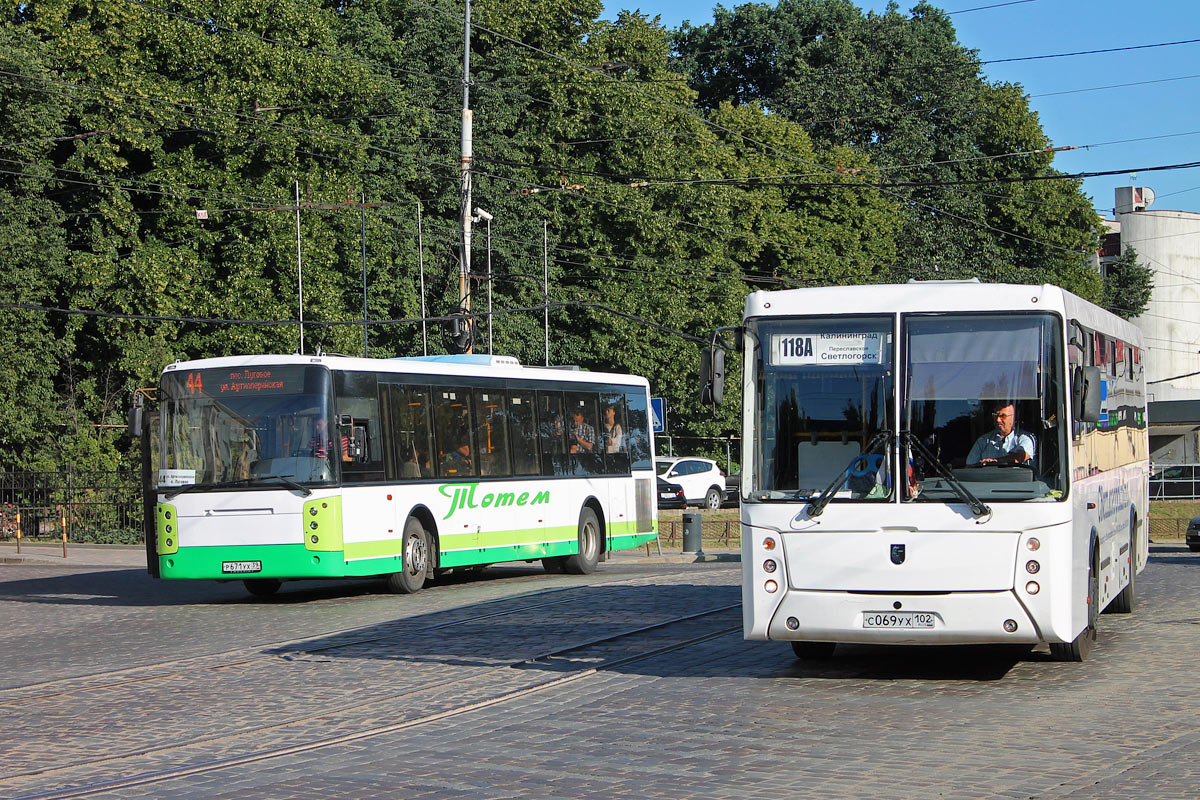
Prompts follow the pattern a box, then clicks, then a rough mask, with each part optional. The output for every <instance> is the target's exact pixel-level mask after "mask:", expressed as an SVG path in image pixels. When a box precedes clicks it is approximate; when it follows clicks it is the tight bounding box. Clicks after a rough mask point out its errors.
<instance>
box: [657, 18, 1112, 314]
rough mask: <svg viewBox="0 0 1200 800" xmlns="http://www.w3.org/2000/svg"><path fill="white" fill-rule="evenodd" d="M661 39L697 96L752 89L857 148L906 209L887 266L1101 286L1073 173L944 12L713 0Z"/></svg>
mask: <svg viewBox="0 0 1200 800" xmlns="http://www.w3.org/2000/svg"><path fill="white" fill-rule="evenodd" d="M673 41H674V45H675V48H676V52H677V57H678V61H679V64H680V66H681V68H683V69H684V70H685V71H686V72H687V73H688V75H689V79H690V83H691V85H692V87H693V88H694V89H696V91H697V92H698V93H699V101H700V103H701V104H702V105H703V106H705V107H708V108H716V107H717V106H718V105H719V104H720V103H722V102H732V103H735V104H747V103H759V104H761V105H762V106H764V107H766V108H768V109H770V110H771V111H772V112H773V113H775V114H778V115H779V116H782V117H784V118H786V119H789V120H791V121H793V122H795V123H796V124H798V125H800V126H802V127H803V128H804V129H805V130H806V131H808V133H809V134H810V135H811V137H812V139H813V141H814V143H815V144H817V145H818V147H835V146H842V147H849V148H852V149H854V150H856V151H859V152H862V153H865V154H867V155H868V156H869V157H870V160H871V163H872V164H873V165H874V166H875V167H877V168H878V169H879V170H880V172H879V177H878V178H877V179H876V181H873V182H879V183H882V184H883V186H884V187H885V188H884V189H883V194H884V196H885V197H887V198H889V199H892V200H894V201H896V202H898V203H900V204H901V207H902V208H903V209H904V215H905V221H904V227H903V231H902V233H901V234H900V241H901V242H902V243H903V246H902V247H900V248H899V249H898V251H897V258H896V261H895V264H894V268H895V272H894V274H895V276H896V277H898V278H901V279H903V278H907V277H917V278H956V277H968V276H976V277H980V278H982V279H983V280H993V281H1014V282H1041V281H1044V280H1048V281H1050V282H1053V283H1058V284H1060V285H1062V286H1064V287H1065V288H1068V289H1071V290H1073V291H1076V292H1078V293H1080V294H1082V295H1084V296H1085V297H1089V298H1091V299H1098V298H1099V284H1098V282H1097V281H1096V280H1095V278H1094V272H1090V271H1089V270H1088V269H1087V262H1088V255H1089V253H1091V252H1094V250H1095V245H1096V243H1097V242H1098V238H1099V219H1098V217H1096V215H1095V213H1094V212H1092V211H1091V205H1090V203H1089V202H1088V201H1087V198H1086V197H1084V196H1083V195H1082V193H1081V191H1080V184H1079V183H1078V182H1076V181H1070V180H1064V179H1058V178H1055V175H1056V173H1055V172H1054V171H1053V170H1052V169H1051V167H1050V164H1051V160H1052V157H1053V156H1052V153H1050V152H1047V148H1048V146H1049V145H1050V142H1049V140H1048V139H1047V137H1046V136H1045V134H1044V133H1043V132H1042V130H1041V127H1040V125H1039V124H1038V121H1037V115H1036V114H1034V113H1032V112H1030V111H1029V108H1028V102H1027V98H1026V97H1025V96H1024V94H1023V92H1022V91H1021V90H1020V88H1019V87H1017V86H1013V85H1009V84H1002V83H1001V84H989V83H988V82H987V81H985V80H984V79H983V77H982V76H981V74H980V63H979V59H978V57H977V55H976V54H975V52H974V51H972V50H969V49H967V48H965V47H963V46H962V45H961V44H960V43H959V42H958V40H957V37H956V34H955V31H954V27H953V25H952V24H951V22H950V19H949V17H948V16H947V15H946V14H945V12H943V11H941V10H939V9H937V8H934V7H933V6H931V5H930V4H928V3H926V2H919V3H917V5H916V6H914V7H913V9H912V12H911V15H910V16H907V17H905V16H903V15H901V14H900V13H899V12H898V10H897V6H896V4H895V3H893V4H892V5H891V6H889V8H888V9H887V11H886V12H884V13H883V14H875V13H873V12H872V13H869V14H866V15H864V14H863V13H862V12H861V11H859V9H858V8H857V7H856V6H855V5H854V4H853V3H852V2H849V0H781V1H780V2H779V3H778V4H777V5H776V6H773V7H772V6H769V5H767V4H762V3H749V4H746V5H742V6H738V7H737V8H735V9H733V10H729V9H726V8H724V7H722V6H718V7H717V9H716V10H715V12H714V19H713V22H712V23H710V24H708V25H703V26H699V27H692V26H690V25H687V24H685V25H684V26H683V27H682V28H680V29H679V30H678V31H676V32H675V33H674V40H673ZM1042 178H1055V179H1054V180H1046V181H1042V180H1040V179H1042ZM1029 179H1038V180H1037V181H1036V182H1034V183H1027V182H1026V181H1028V180H1029Z"/></svg>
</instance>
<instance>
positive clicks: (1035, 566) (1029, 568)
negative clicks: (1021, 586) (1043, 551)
mask: <svg viewBox="0 0 1200 800" xmlns="http://www.w3.org/2000/svg"><path fill="white" fill-rule="evenodd" d="M1041 568H1042V565H1041V564H1039V563H1038V562H1036V561H1028V562H1026V564H1025V571H1026V572H1028V573H1029V574H1030V575H1037V574H1038V572H1039V571H1040V570H1041Z"/></svg>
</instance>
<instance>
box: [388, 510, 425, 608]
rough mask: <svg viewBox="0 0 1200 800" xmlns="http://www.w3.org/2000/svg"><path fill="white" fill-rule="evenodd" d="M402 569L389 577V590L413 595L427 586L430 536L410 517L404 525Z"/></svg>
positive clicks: (418, 522)
mask: <svg viewBox="0 0 1200 800" xmlns="http://www.w3.org/2000/svg"><path fill="white" fill-rule="evenodd" d="M401 552H402V553H403V556H402V558H403V564H402V567H403V568H402V569H401V570H400V571H399V572H393V573H392V574H391V575H388V579H387V586H388V589H389V590H391V591H393V592H398V593H400V594H413V593H414V592H419V591H421V587H422V586H424V585H425V574H426V573H427V572H428V571H429V534H427V533H426V532H425V528H424V526H422V525H421V521H420V520H418V519H417V518H416V517H409V518H408V522H406V523H404V544H403V546H402V549H401Z"/></svg>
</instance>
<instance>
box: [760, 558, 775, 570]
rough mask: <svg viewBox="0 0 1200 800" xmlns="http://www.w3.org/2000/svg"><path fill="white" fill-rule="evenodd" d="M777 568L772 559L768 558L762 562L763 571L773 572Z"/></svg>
mask: <svg viewBox="0 0 1200 800" xmlns="http://www.w3.org/2000/svg"><path fill="white" fill-rule="evenodd" d="M777 567H778V565H777V564H776V563H775V560H774V559H771V558H768V559H767V560H766V561H764V562H763V570H764V571H766V572H774V571H775V570H776V568H777Z"/></svg>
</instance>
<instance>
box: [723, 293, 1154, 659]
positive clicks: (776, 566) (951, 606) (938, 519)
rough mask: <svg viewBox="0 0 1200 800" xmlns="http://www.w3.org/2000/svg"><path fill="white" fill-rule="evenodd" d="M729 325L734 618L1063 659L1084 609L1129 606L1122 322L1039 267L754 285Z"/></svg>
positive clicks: (1137, 542)
mask: <svg viewBox="0 0 1200 800" xmlns="http://www.w3.org/2000/svg"><path fill="white" fill-rule="evenodd" d="M739 334H740V337H739V339H738V347H739V348H741V349H742V350H743V352H744V359H743V363H744V371H743V396H744V404H745V405H744V418H743V424H744V429H745V439H744V452H743V465H744V466H743V483H742V497H741V500H742V503H741V509H742V510H741V522H742V564H743V585H742V600H743V609H744V610H743V615H744V618H743V622H744V629H745V631H744V632H745V638H747V639H755V640H763V639H771V640H786V641H790V642H791V643H792V646H793V649H794V650H795V652H796V655H797V656H799V657H802V658H804V657H808V658H821V657H828V656H829V655H831V654H832V653H833V651H834V648H835V646H836V644H837V643H839V642H865V643H898V644H899V643H903V644H971V643H1004V642H1007V643H1018V644H1025V645H1036V644H1038V643H1048V644H1049V646H1050V652H1051V654H1052V655H1053V657H1055V658H1056V659H1059V660H1073V661H1081V660H1083V659H1084V658H1086V657H1087V654H1088V651H1089V649H1090V647H1091V645H1092V642H1093V641H1094V640H1095V636H1096V627H1097V618H1098V615H1099V613H1100V610H1101V609H1105V608H1107V609H1109V610H1112V611H1116V612H1129V611H1131V610H1132V609H1133V605H1134V583H1135V577H1136V574H1137V572H1138V571H1140V570H1141V569H1142V568H1143V566H1144V565H1145V562H1146V557H1147V552H1148V537H1147V526H1146V518H1147V516H1146V515H1147V507H1148V488H1147V487H1148V461H1147V458H1148V442H1147V429H1146V414H1145V409H1146V404H1145V379H1144V373H1143V364H1142V358H1143V355H1144V351H1143V349H1142V341H1141V335H1140V333H1139V331H1138V330H1137V328H1135V327H1134V326H1133V325H1131V324H1129V323H1128V322H1125V321H1124V320H1122V319H1120V318H1119V317H1116V316H1114V315H1112V314H1110V313H1108V312H1106V311H1104V310H1103V309H1101V308H1099V307H1097V306H1095V305H1093V304H1091V303H1088V302H1086V301H1084V300H1082V299H1080V298H1079V297H1076V296H1074V295H1072V294H1070V293H1068V292H1065V291H1063V290H1062V289H1059V288H1057V287H1054V286H1050V285H1043V286H1017V285H996V284H992V285H988V284H980V283H978V282H975V281H970V282H912V283H909V284H904V285H891V286H854V287H830V288H814V289H798V290H791V291H780V292H756V293H753V294H751V295H750V296H749V297H748V298H747V300H746V313H745V320H744V324H743V326H742V327H741V328H740V330H739ZM712 360H713V354H712V353H709V354H708V357H707V358H706V363H709V362H711V361H712ZM717 364H718V365H719V364H720V361H717ZM718 369H720V367H719V366H718ZM1014 429H1015V430H1014ZM977 443H978V444H977ZM1029 450H1031V451H1032V452H1025V451H1029ZM985 456H987V457H985Z"/></svg>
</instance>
